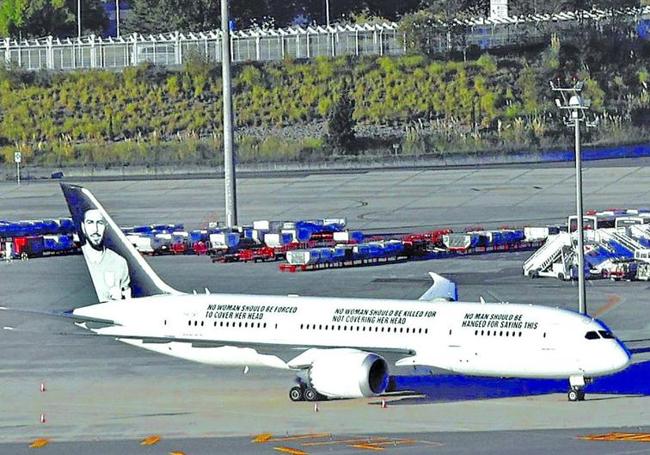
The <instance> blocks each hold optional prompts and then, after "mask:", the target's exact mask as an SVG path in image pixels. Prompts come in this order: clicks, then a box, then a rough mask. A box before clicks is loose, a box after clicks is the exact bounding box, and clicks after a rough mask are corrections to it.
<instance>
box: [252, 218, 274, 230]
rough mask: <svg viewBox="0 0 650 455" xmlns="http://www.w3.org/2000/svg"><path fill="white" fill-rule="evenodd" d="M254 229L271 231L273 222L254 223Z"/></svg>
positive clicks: (259, 221) (261, 221)
mask: <svg viewBox="0 0 650 455" xmlns="http://www.w3.org/2000/svg"><path fill="white" fill-rule="evenodd" d="M253 229H256V230H258V231H269V230H270V229H271V222H270V221H269V220H258V221H253Z"/></svg>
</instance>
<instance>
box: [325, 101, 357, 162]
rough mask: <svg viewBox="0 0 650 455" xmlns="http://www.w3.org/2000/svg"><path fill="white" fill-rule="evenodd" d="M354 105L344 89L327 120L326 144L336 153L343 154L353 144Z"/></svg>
mask: <svg viewBox="0 0 650 455" xmlns="http://www.w3.org/2000/svg"><path fill="white" fill-rule="evenodd" d="M354 105H355V103H354V100H353V99H352V98H350V94H349V90H348V89H347V88H344V89H343V92H342V93H341V96H340V97H339V99H338V101H337V102H336V104H335V105H334V107H333V108H332V110H331V112H330V116H329V119H328V120H327V137H326V138H325V139H326V143H327V145H328V146H329V147H330V148H331V149H333V150H335V151H337V152H341V153H345V152H347V151H349V150H350V147H351V146H352V145H353V144H354V137H355V133H354V126H355V123H356V122H355V121H354V118H353V117H352V115H353V114H354Z"/></svg>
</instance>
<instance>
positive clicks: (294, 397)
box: [289, 386, 305, 401]
mask: <svg viewBox="0 0 650 455" xmlns="http://www.w3.org/2000/svg"><path fill="white" fill-rule="evenodd" d="M289 399H290V400H291V401H304V400H305V396H304V394H303V391H302V387H297V386H296V387H292V388H291V390H289Z"/></svg>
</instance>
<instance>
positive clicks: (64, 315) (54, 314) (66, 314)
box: [0, 306, 120, 327]
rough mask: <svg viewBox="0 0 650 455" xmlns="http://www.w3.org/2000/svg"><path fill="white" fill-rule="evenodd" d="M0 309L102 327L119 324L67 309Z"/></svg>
mask: <svg viewBox="0 0 650 455" xmlns="http://www.w3.org/2000/svg"><path fill="white" fill-rule="evenodd" d="M0 311H8V312H11V313H18V314H27V315H37V316H45V317H50V318H61V319H68V320H71V321H73V322H77V323H88V324H94V325H96V326H98V327H99V326H102V327H107V326H117V325H120V324H118V323H116V322H115V321H111V320H109V319H101V318H92V317H87V316H80V315H78V314H74V313H73V310H67V311H42V310H32V309H25V308H7V307H4V306H0Z"/></svg>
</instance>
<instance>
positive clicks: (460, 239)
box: [442, 234, 479, 251]
mask: <svg viewBox="0 0 650 455" xmlns="http://www.w3.org/2000/svg"><path fill="white" fill-rule="evenodd" d="M478 241H479V236H478V235H477V234H446V235H443V236H442V242H443V244H444V245H445V247H447V249H448V250H449V251H467V250H468V249H470V248H473V247H475V246H476V245H477V244H478Z"/></svg>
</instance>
